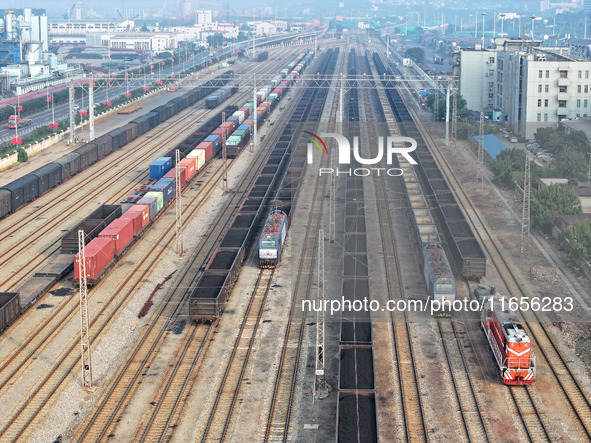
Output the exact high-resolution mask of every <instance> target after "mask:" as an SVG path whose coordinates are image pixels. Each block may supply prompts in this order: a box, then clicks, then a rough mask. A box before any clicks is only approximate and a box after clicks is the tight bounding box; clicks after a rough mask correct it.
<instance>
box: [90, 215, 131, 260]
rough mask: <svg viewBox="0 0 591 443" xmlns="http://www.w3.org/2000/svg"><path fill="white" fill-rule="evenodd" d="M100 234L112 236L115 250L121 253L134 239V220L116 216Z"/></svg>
mask: <svg viewBox="0 0 591 443" xmlns="http://www.w3.org/2000/svg"><path fill="white" fill-rule="evenodd" d="M98 236H99V237H107V238H112V239H113V252H114V253H115V255H119V254H120V253H121V251H123V249H125V247H126V246H127V245H128V244H129V243H130V242H131V240H132V239H133V220H126V219H121V218H116V219H115V220H113V221H112V222H111V224H110V225H109V226H107V227H106V228H105V229H103V230H102V231H101V232H100V233H99V235H98Z"/></svg>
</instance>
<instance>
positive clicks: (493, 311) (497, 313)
mask: <svg viewBox="0 0 591 443" xmlns="http://www.w3.org/2000/svg"><path fill="white" fill-rule="evenodd" d="M477 286H485V285H477ZM476 292H477V291H476V290H475V293H476ZM481 294H482V292H481ZM484 300H485V303H484V306H483V309H482V312H481V318H480V322H481V325H482V329H483V330H484V333H485V335H486V338H487V339H488V343H489V345H490V348H491V350H492V353H493V355H494V357H495V360H496V361H497V365H498V366H499V369H500V371H501V377H502V378H503V382H504V383H505V384H507V385H530V384H532V383H533V382H534V379H535V378H536V364H535V363H536V359H535V356H534V355H533V351H532V349H531V343H530V340H529V337H528V336H527V332H526V331H525V329H524V328H523V326H522V324H521V323H520V321H519V319H518V318H517V315H515V312H514V311H511V310H509V309H508V306H507V304H508V303H507V300H506V299H505V300H504V303H503V297H502V296H501V295H500V294H499V293H498V292H497V291H496V290H495V289H494V287H493V288H490V290H489V295H486V296H484Z"/></svg>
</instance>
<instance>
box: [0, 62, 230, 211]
mask: <svg viewBox="0 0 591 443" xmlns="http://www.w3.org/2000/svg"><path fill="white" fill-rule="evenodd" d="M232 74H233V71H226V72H224V73H223V74H221V75H219V76H218V77H216V78H215V79H213V80H211V81H209V82H206V83H205V84H204V85H203V86H200V87H197V88H194V89H192V90H190V91H188V92H187V93H185V94H183V95H182V96H180V97H176V98H173V99H172V100H169V101H168V102H167V103H166V104H164V105H161V106H158V107H156V108H154V109H152V110H151V111H150V112H148V113H146V114H144V115H142V116H140V117H138V118H136V119H134V120H132V121H131V122H129V123H128V124H126V125H124V126H122V127H120V128H117V129H113V130H112V131H110V132H108V133H106V134H105V135H102V136H100V137H98V138H97V139H95V140H93V141H92V142H89V143H86V144H84V145H82V146H80V147H78V148H76V149H74V150H73V151H72V152H70V153H68V154H65V155H64V156H62V157H60V158H58V159H57V160H56V161H55V162H52V163H49V164H47V165H44V166H42V167H40V168H38V169H37V170H35V171H33V172H31V173H30V174H27V175H25V176H23V177H21V178H18V179H16V180H14V181H12V182H11V183H8V184H6V185H4V186H2V187H0V218H3V217H5V216H6V215H8V214H10V213H13V212H15V211H17V210H18V209H19V208H21V207H22V206H23V205H25V204H27V203H29V202H31V201H33V200H35V199H36V198H38V197H39V196H40V195H42V194H43V193H45V192H47V191H48V190H49V189H51V188H54V187H55V186H57V185H59V184H61V183H63V182H65V181H66V180H68V179H69V178H70V177H72V176H73V175H75V174H77V173H79V172H80V171H82V170H84V169H86V168H88V167H89V166H91V165H92V164H94V163H96V162H97V161H99V160H101V159H103V158H104V157H106V156H107V155H109V154H111V153H112V152H113V151H116V150H117V149H119V148H121V147H122V146H124V145H125V144H127V143H129V142H131V141H132V140H135V139H136V138H137V137H139V136H140V135H142V134H144V133H145V132H147V131H149V130H150V129H152V128H154V127H156V126H157V125H159V124H160V123H162V122H164V121H165V120H167V119H169V118H171V117H172V116H173V115H175V114H177V113H179V112H180V111H182V110H183V109H185V108H187V107H188V106H191V105H193V104H194V103H196V102H197V101H198V100H200V99H202V98H203V97H206V96H207V95H209V94H211V93H212V92H213V91H215V90H216V89H218V88H219V87H221V86H224V85H226V84H227V83H228V82H229V80H230V78H231V76H232Z"/></svg>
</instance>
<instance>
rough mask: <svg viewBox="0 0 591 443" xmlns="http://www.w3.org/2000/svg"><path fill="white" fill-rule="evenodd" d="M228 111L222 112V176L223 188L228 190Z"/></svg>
mask: <svg viewBox="0 0 591 443" xmlns="http://www.w3.org/2000/svg"><path fill="white" fill-rule="evenodd" d="M224 123H226V113H225V112H222V163H223V164H224V178H222V190H223V191H224V192H228V162H227V161H226V160H227V159H228V150H227V149H228V148H227V147H226V126H225V125H224Z"/></svg>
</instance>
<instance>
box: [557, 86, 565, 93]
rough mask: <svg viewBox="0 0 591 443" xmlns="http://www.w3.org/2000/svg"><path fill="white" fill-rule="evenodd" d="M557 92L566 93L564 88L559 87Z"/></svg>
mask: <svg viewBox="0 0 591 443" xmlns="http://www.w3.org/2000/svg"><path fill="white" fill-rule="evenodd" d="M558 92H566V86H560V87H559V88H558Z"/></svg>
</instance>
